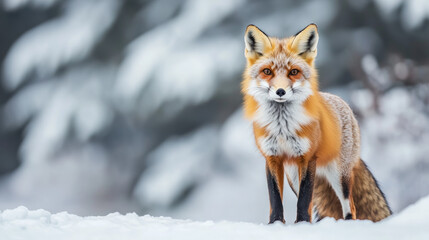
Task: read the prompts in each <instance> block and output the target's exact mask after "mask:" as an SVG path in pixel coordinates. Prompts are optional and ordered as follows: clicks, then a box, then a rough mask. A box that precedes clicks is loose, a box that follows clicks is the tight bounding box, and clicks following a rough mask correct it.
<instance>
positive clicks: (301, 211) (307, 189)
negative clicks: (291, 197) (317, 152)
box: [295, 158, 316, 222]
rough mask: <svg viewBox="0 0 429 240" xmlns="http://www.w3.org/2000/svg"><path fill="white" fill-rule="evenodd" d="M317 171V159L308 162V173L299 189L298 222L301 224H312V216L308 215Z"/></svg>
mask: <svg viewBox="0 0 429 240" xmlns="http://www.w3.org/2000/svg"><path fill="white" fill-rule="evenodd" d="M315 170H316V159H315V158H313V159H312V160H310V161H309V162H308V167H307V171H306V173H305V176H304V177H303V178H302V180H301V184H300V187H299V195H298V206H297V211H298V212H297V214H296V221H295V222H301V221H306V222H310V220H311V218H310V214H309V213H308V210H309V209H308V208H309V207H310V203H311V200H312V198H313V185H314V174H315Z"/></svg>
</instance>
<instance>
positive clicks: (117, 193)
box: [0, 0, 429, 223]
mask: <svg viewBox="0 0 429 240" xmlns="http://www.w3.org/2000/svg"><path fill="white" fill-rule="evenodd" d="M428 20H429V2H428V1H426V0H408V1H406V0H362V1H354V0H347V1H343V0H333V1H328V0H306V1H299V2H298V1H292V0H272V1H250V0H248V1H246V0H216V1H209V0H206V1H203V0H157V1H149V0H128V1H119V0H99V1H96V0H64V1H60V0H3V1H2V2H1V4H0V34H1V35H0V64H1V75H0V82H1V84H0V107H1V111H0V209H5V208H14V207H16V206H18V205H25V206H27V207H28V208H30V209H35V208H44V209H47V210H49V211H52V212H58V211H64V210H66V211H69V212H71V213H75V214H80V215H100V214H103V215H104V214H107V213H109V212H115V211H119V212H122V213H125V212H131V211H135V212H137V213H139V214H152V215H155V216H159V215H166V216H171V217H175V218H190V219H194V220H207V219H212V220H241V221H251V222H257V223H259V222H260V223H266V222H267V220H268V211H269V210H268V209H269V205H268V194H267V187H266V182H265V169H264V165H265V164H264V159H263V158H262V157H261V156H260V154H259V153H258V151H257V150H256V147H255V146H254V143H253V136H252V132H251V126H250V124H249V123H248V122H247V121H245V120H244V119H243V116H242V112H241V109H240V106H241V94H240V92H239V84H240V81H241V73H242V70H243V68H244V65H245V59H244V54H243V52H244V44H243V33H244V30H245V27H246V26H247V25H248V24H250V23H252V24H256V25H257V26H259V27H260V28H261V29H263V30H264V31H265V32H266V33H268V34H269V35H273V36H279V37H281V36H289V35H292V34H295V33H296V32H297V31H299V30H300V29H301V28H303V27H305V26H306V25H307V24H309V23H312V22H314V23H317V24H318V26H319V32H320V41H319V55H318V59H317V61H316V64H317V66H318V68H319V70H320V76H321V77H320V82H321V87H322V89H323V90H325V91H329V92H332V93H335V94H338V95H340V96H341V97H342V98H344V99H345V100H346V101H347V102H348V103H349V104H350V105H351V106H352V108H353V110H354V111H355V113H356V116H357V118H358V120H359V122H360V126H361V132H362V157H363V159H364V160H365V161H366V162H367V163H368V165H369V167H370V168H371V170H372V171H373V173H374V174H375V176H376V177H377V178H378V180H379V182H380V185H381V187H382V189H383V190H384V192H385V193H386V195H387V198H388V200H389V202H390V204H391V207H392V209H393V210H394V211H395V212H398V211H400V210H401V209H403V208H404V207H406V206H407V205H409V204H411V203H414V202H415V201H417V200H418V199H419V198H421V197H423V196H426V195H428V194H429V187H428V184H427V183H428V182H429V157H428V156H429V107H428V104H429V85H428V79H429V21H428ZM285 190H286V192H285V195H286V196H285V204H286V207H285V208H286V217H287V222H289V223H290V222H293V220H294V219H295V210H294V209H295V205H296V198H295V197H294V196H293V193H292V192H291V191H290V190H288V187H286V189H285Z"/></svg>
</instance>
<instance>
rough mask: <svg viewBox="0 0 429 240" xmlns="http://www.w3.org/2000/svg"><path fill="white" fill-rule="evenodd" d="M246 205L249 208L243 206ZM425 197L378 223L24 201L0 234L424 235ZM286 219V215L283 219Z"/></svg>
mask: <svg viewBox="0 0 429 240" xmlns="http://www.w3.org/2000/svg"><path fill="white" fill-rule="evenodd" d="M249 211H251V209H249ZM428 212H429V197H426V198H424V199H422V200H420V201H419V202H417V203H416V204H414V205H412V206H410V207H408V208H407V209H405V210H404V211H402V212H401V213H399V214H397V215H393V216H392V217H390V218H387V219H385V220H383V221H381V222H379V223H372V222H370V221H367V220H365V221H361V220H357V221H344V220H340V221H335V220H334V219H331V218H328V219H324V220H322V221H320V222H318V223H314V224H310V223H299V224H292V225H283V224H280V223H276V224H273V225H266V224H254V223H246V222H229V221H216V222H214V221H205V222H198V221H191V220H177V219H172V218H168V217H152V216H149V215H145V216H138V215H137V214H135V213H128V214H126V215H121V214H119V213H112V214H109V215H107V216H98V217H92V216H91V217H80V216H76V215H72V214H68V213H67V212H61V213H56V214H51V213H49V212H47V211H45V210H41V209H39V210H35V211H30V210H28V209H27V208H25V207H22V206H21V207H18V208H15V209H11V210H4V211H3V212H1V214H0V235H1V238H2V240H9V239H32V240H38V239H43V240H45V239H56V240H60V239H81V240H83V239H103V240H109V239H121V240H127V239H207V240H209V239H216V240H217V239H223V240H227V239H247V240H250V239H332V240H335V239H341V240H344V239H347V240H352V239H359V240H362V239H366V240H369V239H377V240H379V239H425V240H426V239H429V221H428V220H427V213H428ZM288 220H289V221H291V220H290V219H288Z"/></svg>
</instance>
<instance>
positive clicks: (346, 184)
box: [341, 176, 350, 199]
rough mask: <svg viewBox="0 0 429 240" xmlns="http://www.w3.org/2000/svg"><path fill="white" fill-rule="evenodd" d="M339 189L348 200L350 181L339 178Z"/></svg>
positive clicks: (345, 178)
mask: <svg viewBox="0 0 429 240" xmlns="http://www.w3.org/2000/svg"><path fill="white" fill-rule="evenodd" d="M341 187H342V189H343V197H344V198H345V199H349V195H350V179H349V178H348V177H344V176H343V177H342V178H341Z"/></svg>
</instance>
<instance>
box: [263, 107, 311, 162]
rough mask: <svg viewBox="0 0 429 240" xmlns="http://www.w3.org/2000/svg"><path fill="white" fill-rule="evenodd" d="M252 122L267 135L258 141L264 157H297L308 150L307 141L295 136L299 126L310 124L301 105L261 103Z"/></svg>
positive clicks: (299, 128) (309, 119) (308, 144)
mask: <svg viewBox="0 0 429 240" xmlns="http://www.w3.org/2000/svg"><path fill="white" fill-rule="evenodd" d="M254 121H255V122H256V123H257V124H258V125H259V126H261V127H264V128H265V129H266V131H267V133H268V134H267V136H265V137H260V138H259V139H258V142H259V145H260V148H261V150H262V151H263V153H264V154H265V155H267V156H279V155H288V156H290V157H298V156H301V155H303V154H304V153H306V152H307V151H308V150H309V149H310V142H309V140H308V139H307V138H305V137H299V136H298V135H297V131H299V130H301V126H304V125H307V124H309V123H310V122H311V118H310V117H309V116H307V115H306V114H305V109H304V107H303V106H302V104H301V103H288V102H286V103H277V102H265V103H262V104H260V106H259V109H258V112H257V114H256V116H255V119H254Z"/></svg>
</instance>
